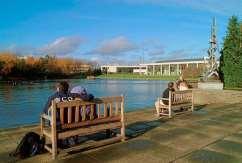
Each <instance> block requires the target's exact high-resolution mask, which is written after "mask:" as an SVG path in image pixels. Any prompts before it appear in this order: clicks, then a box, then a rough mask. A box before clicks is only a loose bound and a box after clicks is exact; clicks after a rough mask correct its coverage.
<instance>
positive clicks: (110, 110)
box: [109, 102, 113, 116]
mask: <svg viewBox="0 0 242 163" xmlns="http://www.w3.org/2000/svg"><path fill="white" fill-rule="evenodd" d="M112 115H113V103H112V102H111V103H109V116H112Z"/></svg>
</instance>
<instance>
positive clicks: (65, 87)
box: [43, 81, 93, 115]
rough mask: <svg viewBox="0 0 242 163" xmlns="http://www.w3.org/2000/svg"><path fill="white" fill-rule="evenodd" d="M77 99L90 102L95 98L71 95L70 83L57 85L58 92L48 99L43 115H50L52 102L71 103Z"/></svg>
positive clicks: (86, 95)
mask: <svg viewBox="0 0 242 163" xmlns="http://www.w3.org/2000/svg"><path fill="white" fill-rule="evenodd" d="M75 98H80V99H82V100H85V101H89V100H91V99H93V96H92V95H88V94H78V93H71V92H69V84H68V82H66V81H62V82H60V83H58V84H57V87H56V92H55V93H54V94H53V95H51V96H50V97H49V98H48V100H47V102H46V104H45V107H44V109H43V113H45V114H47V115H50V114H49V111H50V110H49V108H50V106H51V101H52V100H57V101H71V100H74V99H75Z"/></svg>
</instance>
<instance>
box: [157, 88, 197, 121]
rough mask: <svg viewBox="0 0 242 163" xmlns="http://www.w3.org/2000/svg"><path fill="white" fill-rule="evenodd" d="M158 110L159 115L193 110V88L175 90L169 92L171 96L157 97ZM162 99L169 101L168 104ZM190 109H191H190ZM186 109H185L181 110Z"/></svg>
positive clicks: (170, 114) (170, 115)
mask: <svg viewBox="0 0 242 163" xmlns="http://www.w3.org/2000/svg"><path fill="white" fill-rule="evenodd" d="M157 101H158V102H157V103H158V104H157V103H156V107H158V108H156V110H158V113H157V114H158V116H159V117H160V116H162V115H165V116H169V118H171V117H172V115H175V114H180V113H184V112H185V111H193V108H194V106H193V92H192V90H184V91H175V92H172V91H170V92H169V98H161V97H159V98H158V99H157ZM160 101H168V104H167V105H166V104H164V103H163V102H160ZM189 109H190V110H189ZM181 110H184V111H181Z"/></svg>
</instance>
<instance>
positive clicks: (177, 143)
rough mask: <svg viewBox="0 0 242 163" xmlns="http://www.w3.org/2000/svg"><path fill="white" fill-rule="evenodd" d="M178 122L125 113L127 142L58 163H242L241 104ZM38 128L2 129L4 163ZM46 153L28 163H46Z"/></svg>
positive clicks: (209, 108) (211, 108)
mask: <svg viewBox="0 0 242 163" xmlns="http://www.w3.org/2000/svg"><path fill="white" fill-rule="evenodd" d="M196 109H197V111H195V112H193V113H192V114H183V115H179V116H177V117H175V118H173V119H160V120H157V119H155V118H154V109H153V108H150V109H146V110H142V111H137V112H130V113H127V114H126V121H127V130H126V135H127V137H128V138H129V139H128V140H127V141H126V142H121V143H116V144H112V145H109V146H105V147H101V148H96V149H93V150H89V151H84V152H83V151H82V152H76V153H72V154H67V155H61V156H59V157H58V160H56V162H62V163H65V162H66V163H70V162H83V163H89V162H90V163H92V162H93V163H97V162H120V163H121V162H122V163H126V162H127V163H129V162H130V163H135V162H136V163H138V162H147V163H148V162H149V163H152V162H178V163H183V162H194V163H200V162H217V163H223V162H226V163H227V162H229V163H233V162H234V163H237V162H242V155H241V153H242V103H241V104H227V105H226V104H210V105H206V106H199V107H196ZM31 130H34V131H37V132H38V127H36V126H32V127H23V128H18V129H14V130H2V131H1V130H0V162H1V161H2V162H11V161H14V160H13V159H11V158H9V157H8V153H9V151H12V150H13V149H14V148H15V147H16V143H17V142H18V141H19V139H20V138H21V137H22V136H23V135H24V133H26V132H28V131H31ZM47 161H51V155H50V154H49V153H45V154H42V155H37V156H34V157H32V158H29V159H26V160H23V162H35V163H37V162H47Z"/></svg>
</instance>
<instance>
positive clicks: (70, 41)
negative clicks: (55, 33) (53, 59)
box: [39, 36, 83, 56]
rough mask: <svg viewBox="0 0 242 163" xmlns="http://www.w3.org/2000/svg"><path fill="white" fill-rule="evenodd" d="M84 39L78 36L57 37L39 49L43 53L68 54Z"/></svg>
mask: <svg viewBox="0 0 242 163" xmlns="http://www.w3.org/2000/svg"><path fill="white" fill-rule="evenodd" d="M82 42H83V39H82V38H80V37H77V36H72V37H61V38H57V39H56V40H55V41H54V42H52V43H50V44H48V45H46V46H44V47H43V48H40V49H39V53H41V54H52V55H61V56H63V55H68V54H70V53H73V52H75V51H76V50H77V49H78V48H79V46H80V44H81V43H82Z"/></svg>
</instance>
